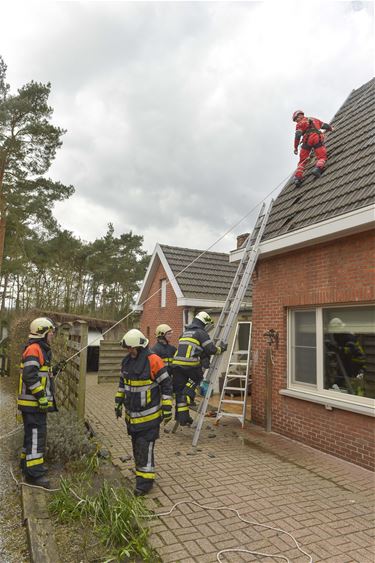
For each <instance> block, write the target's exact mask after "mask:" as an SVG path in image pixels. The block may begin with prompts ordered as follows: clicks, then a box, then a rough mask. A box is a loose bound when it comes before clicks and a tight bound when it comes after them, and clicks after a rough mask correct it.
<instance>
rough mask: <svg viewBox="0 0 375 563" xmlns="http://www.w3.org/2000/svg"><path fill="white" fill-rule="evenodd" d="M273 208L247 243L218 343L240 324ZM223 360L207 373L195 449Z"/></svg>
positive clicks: (216, 336)
mask: <svg viewBox="0 0 375 563" xmlns="http://www.w3.org/2000/svg"><path fill="white" fill-rule="evenodd" d="M272 205H273V200H272V201H271V203H270V205H269V207H268V210H267V212H266V211H265V210H266V204H265V203H263V205H262V208H261V210H260V212H259V215H258V218H257V220H256V223H255V227H254V229H253V232H252V233H251V235H250V236H249V237H248V239H247V241H246V244H245V248H244V253H243V256H242V260H241V262H240V264H239V266H238V269H237V272H236V274H235V276H234V279H233V282H232V285H231V288H230V290H229V294H228V297H227V299H226V301H225V304H224V307H223V309H222V311H221V315H220V318H219V321H218V323H217V325H216V327H215V332H214V335H213V338H212V340H213V341H214V342H215V343H218V342H220V341H222V342H228V340H229V336H230V333H231V331H232V328H233V326H234V323H235V322H236V321H237V315H238V312H239V310H240V307H241V303H242V302H243V299H244V297H245V293H246V290H247V288H248V287H249V283H250V280H251V276H252V274H253V271H254V268H255V265H256V263H257V260H258V254H259V245H260V241H261V240H262V236H263V232H264V229H265V228H266V224H267V220H268V217H269V214H270V212H271V209H272ZM222 360H223V355H222V354H220V355H219V356H214V357H213V359H212V362H211V365H210V367H209V368H208V370H207V375H206V377H205V379H206V381H208V387H207V390H206V393H205V396H204V399H203V401H201V403H200V405H199V408H198V415H197V418H196V423H194V426H195V433H194V436H193V442H192V445H193V449H194V448H195V447H196V445H197V443H198V440H199V435H200V432H201V429H202V426H203V422H204V417H205V415H206V412H207V407H208V402H209V400H210V397H211V393H212V389H213V386H214V384H215V382H216V381H217V380H218V377H219V375H220V367H221V363H222Z"/></svg>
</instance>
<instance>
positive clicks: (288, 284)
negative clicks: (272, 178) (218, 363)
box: [231, 79, 375, 469]
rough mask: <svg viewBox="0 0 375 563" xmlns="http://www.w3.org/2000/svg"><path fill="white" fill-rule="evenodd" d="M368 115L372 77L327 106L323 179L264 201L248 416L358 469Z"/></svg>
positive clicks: (372, 287) (374, 321)
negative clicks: (267, 205)
mask: <svg viewBox="0 0 375 563" xmlns="http://www.w3.org/2000/svg"><path fill="white" fill-rule="evenodd" d="M374 118H375V79H373V80H371V81H370V82H368V83H367V84H365V85H363V86H362V87H361V88H359V89H357V90H354V91H353V92H352V93H351V94H350V96H349V97H348V99H347V100H346V101H345V103H344V104H343V106H342V107H341V108H340V110H339V111H338V113H337V114H336V116H335V118H334V120H333V124H334V125H335V132H333V133H331V134H329V135H328V139H327V148H328V155H329V160H328V165H327V169H326V171H325V173H324V174H323V176H322V177H321V178H319V179H317V180H315V179H313V178H312V176H311V175H310V174H309V170H311V167H310V169H309V170H307V174H306V179H305V181H304V183H303V184H302V186H301V187H300V188H296V187H294V185H293V184H292V183H291V182H290V181H289V182H288V183H287V184H286V186H285V187H284V189H283V190H282V192H281V193H280V195H279V196H278V198H277V199H276V201H275V203H274V206H273V209H272V212H271V215H270V218H269V221H268V224H267V227H266V230H265V233H264V237H263V241H262V243H261V253H260V256H259V260H258V263H257V267H256V271H255V272H254V275H253V288H252V291H253V299H252V300H253V312H252V320H253V332H252V358H253V361H252V420H253V421H254V422H255V423H256V424H260V425H264V426H266V427H268V428H271V429H272V431H274V432H277V433H280V434H283V435H284V436H288V437H290V438H293V439H294V440H299V441H301V442H303V443H305V444H307V445H309V446H312V447H314V448H317V449H320V450H323V451H325V452H328V453H330V454H333V455H335V456H338V457H341V458H343V459H346V460H348V461H351V462H353V463H356V464H358V465H361V466H363V467H366V468H368V469H374V459H375V420H374V415H375V401H374V398H375V276H374V274H375V231H374V226H375V221H374V219H375V205H374V201H375V143H374V125H373V124H374ZM240 253H241V251H240V250H237V251H235V252H234V253H233V254H232V257H231V260H235V259H236V258H238V255H239V254H240ZM271 328H272V329H274V330H276V331H277V332H278V337H279V342H278V346H276V345H273V346H272V348H273V362H274V363H273V366H272V400H271V401H270V403H271V407H270V409H267V405H266V389H265V359H266V350H267V347H268V344H267V341H266V338H265V336H264V333H265V332H266V331H268V330H269V329H271ZM356 362H357V363H356ZM267 416H268V417H269V418H270V419H268V420H266V418H267Z"/></svg>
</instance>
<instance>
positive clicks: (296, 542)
mask: <svg viewBox="0 0 375 563" xmlns="http://www.w3.org/2000/svg"><path fill="white" fill-rule="evenodd" d="M181 504H194V505H195V506H198V507H199V508H203V509H204V510H219V511H224V510H229V511H230V512H234V513H235V514H236V515H237V517H238V518H239V519H240V520H241V521H242V522H245V524H250V525H251V526H259V527H261V528H266V529H267V530H274V531H275V532H279V533H281V534H286V535H287V536H289V537H290V538H291V539H292V541H293V542H294V545H295V547H296V548H297V549H298V551H300V552H301V553H302V554H303V555H306V557H307V558H308V560H309V563H313V560H312V557H311V555H309V554H308V553H306V551H304V550H303V549H302V547H301V546H300V545H299V543H298V541H297V540H296V538H295V537H294V536H293V535H292V534H291V533H289V532H286V531H285V530H282V529H281V528H274V527H273V526H268V525H266V524H259V522H255V521H253V520H246V519H245V518H243V517H242V516H241V515H240V513H239V512H238V510H236V509H235V508H228V507H227V506H220V507H218V508H216V507H214V506H206V505H202V504H199V503H198V502H195V501H187V500H181V501H179V502H176V504H174V505H173V506H172V508H171V509H170V510H168V512H159V513H157V514H151V515H150V516H144V518H154V517H157V518H160V517H161V516H169V515H170V514H172V512H173V511H174V509H175V508H176V507H177V506H179V505H181ZM223 553H250V554H251V555H261V556H263V557H274V558H275V559H283V560H284V561H287V563H291V562H290V560H289V559H288V558H287V557H285V556H284V555H274V554H270V553H262V552H260V551H251V550H249V549H240V548H231V549H222V550H221V551H218V552H217V554H216V558H217V560H218V561H219V562H222V561H223V560H222V559H221V555H222V554H223Z"/></svg>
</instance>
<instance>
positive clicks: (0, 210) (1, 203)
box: [0, 155, 6, 276]
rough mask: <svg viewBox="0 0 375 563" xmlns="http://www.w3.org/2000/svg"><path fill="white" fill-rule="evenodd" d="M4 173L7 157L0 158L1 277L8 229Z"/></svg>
mask: <svg viewBox="0 0 375 563" xmlns="http://www.w3.org/2000/svg"><path fill="white" fill-rule="evenodd" d="M4 172H5V156H4V155H1V156H0V276H1V271H2V265H3V257H4V246H5V229H6V215H5V212H6V205H5V194H4Z"/></svg>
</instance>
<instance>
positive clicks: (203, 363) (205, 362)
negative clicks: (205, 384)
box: [201, 356, 210, 369]
mask: <svg viewBox="0 0 375 563" xmlns="http://www.w3.org/2000/svg"><path fill="white" fill-rule="evenodd" d="M201 366H202V368H203V369H208V368H209V367H210V358H209V356H204V357H203V358H201Z"/></svg>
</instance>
